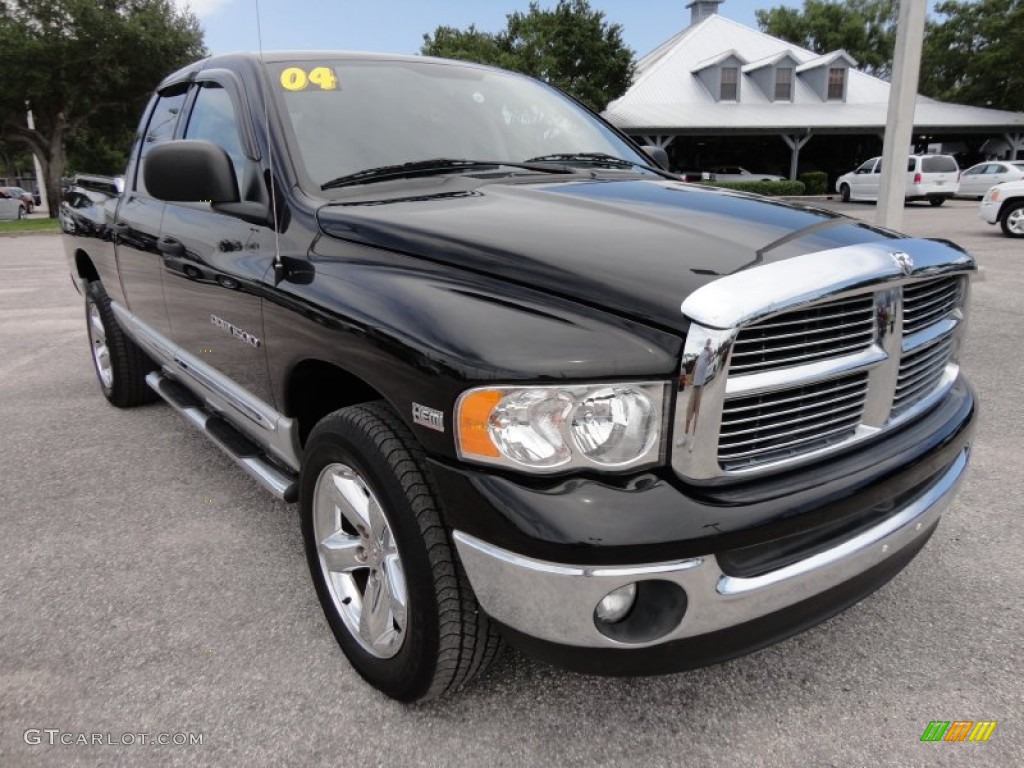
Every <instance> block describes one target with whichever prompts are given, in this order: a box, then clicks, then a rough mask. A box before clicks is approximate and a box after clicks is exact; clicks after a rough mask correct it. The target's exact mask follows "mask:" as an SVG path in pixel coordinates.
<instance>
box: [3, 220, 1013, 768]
mask: <svg viewBox="0 0 1024 768" xmlns="http://www.w3.org/2000/svg"><path fill="white" fill-rule="evenodd" d="M820 204H821V205H824V206H826V207H832V208H834V209H837V210H841V211H843V212H845V213H849V214H851V215H854V216H858V217H860V218H864V219H868V220H871V219H873V217H874V213H875V209H874V206H872V205H858V204H845V205H844V204H841V203H838V202H825V203H820ZM976 211H977V204H976V203H974V202H970V201H952V202H949V203H947V204H946V205H945V206H943V207H942V208H931V207H930V206H927V205H923V206H920V205H912V206H908V207H907V208H906V209H905V219H904V223H903V227H902V228H903V230H904V231H907V232H909V233H911V234H914V235H919V236H927V237H945V238H949V239H952V240H954V241H956V242H958V243H960V244H962V245H964V246H965V247H967V248H968V249H969V250H971V251H972V252H973V253H974V254H975V256H976V257H977V258H978V260H979V262H980V263H981V265H982V266H983V268H984V280H982V281H978V282H976V283H975V284H974V287H973V306H972V314H971V323H970V329H969V337H968V341H967V343H966V345H965V349H964V351H963V355H962V361H963V365H964V368H965V370H966V371H967V373H968V375H969V376H970V378H971V380H972V381H973V383H974V385H975V387H976V389H977V391H978V396H979V399H980V402H981V408H982V411H981V417H980V421H979V425H978V430H977V436H976V443H975V447H974V452H973V463H972V466H971V468H970V470H969V473H968V476H967V479H966V482H965V484H964V486H963V489H962V491H961V493H960V496H959V498H958V500H957V501H956V502H955V503H954V504H953V506H952V507H951V508H950V509H949V511H948V512H947V513H946V515H945V517H944V518H943V521H942V523H941V524H940V526H939V529H938V531H937V532H936V534H935V536H934V537H933V538H932V540H931V542H930V543H929V544H928V546H927V547H926V548H925V549H924V551H923V552H922V553H921V554H920V555H919V556H918V557H917V559H916V560H915V561H914V562H912V563H911V564H910V565H909V566H908V568H907V569H906V570H905V571H904V572H903V573H902V574H901V575H899V576H898V577H897V578H896V579H895V580H894V581H892V582H891V583H890V584H888V585H886V586H885V587H884V588H882V589H881V590H880V591H879V592H877V593H875V594H874V595H872V596H871V597H869V598H868V599H866V600H865V601H863V602H862V603H860V604H858V605H857V606H855V607H853V608H852V609H850V610H848V611H846V612H845V613H843V614H841V615H840V616H838V617H836V618H834V619H832V620H830V621H828V622H827V623H825V624H824V625H822V626H819V627H817V628H815V629H812V630H810V631H808V632H805V633H803V634H801V635H799V636H797V637H795V638H792V639H790V640H788V641H786V642H783V643H781V644H779V645H776V646H774V647H772V648H769V649H766V650H763V651H760V652H758V653H755V654H753V655H750V656H747V657H744V658H741V659H737V660H734V661H731V662H728V663H725V664H721V665H718V666H714V667H710V668H706V669H700V670H696V671H692V672H687V673H684V674H678V675H671V676H665V677H652V678H637V679H621V678H619V679H614V678H597V677H586V676H581V675H576V674H571V673H567V672H562V671H560V670H557V669H554V668H551V667H547V666H544V665H542V664H540V663H537V662H534V661H531V660H529V659H527V658H525V657H523V656H521V655H518V654H515V653H508V654H507V655H506V656H505V657H504V659H503V661H502V662H501V663H499V664H498V665H497V668H496V669H494V670H493V671H492V672H491V673H490V674H489V675H487V676H486V677H484V678H483V679H482V680H480V681H479V682H478V683H476V684H475V685H473V686H472V687H471V688H469V689H467V690H465V691H464V692H462V694H461V695H459V696H458V697H456V698H451V699H448V700H443V701H440V702H436V703H433V704H429V705H425V706H420V707H407V706H403V705H400V704H397V703H394V702H392V701H390V700H388V699H386V698H384V697H383V696H381V695H380V694H378V693H376V692H375V691H373V690H371V689H370V688H369V687H367V686H366V685H364V684H363V683H362V681H361V680H360V679H359V678H358V677H357V676H356V675H355V673H354V672H352V670H351V669H350V668H349V667H348V665H347V663H346V661H345V659H344V657H343V655H342V653H341V651H340V650H339V648H338V647H337V645H336V643H335V641H334V638H333V636H332V635H331V633H330V631H329V629H328V627H327V625H326V622H325V621H324V619H323V617H322V614H321V611H320V608H319V605H318V604H317V601H316V596H315V594H314V592H313V589H312V588H311V586H310V583H309V577H308V574H307V570H306V563H305V559H304V556H303V551H302V545H301V539H300V534H299V526H298V520H297V512H296V508H295V507H294V506H289V505H285V504H282V503H279V502H276V501H274V500H273V499H272V498H271V497H270V496H269V495H267V494H266V493H264V492H263V491H262V490H260V489H259V488H258V487H257V486H256V485H255V484H253V483H252V482H251V481H250V480H249V479H248V478H247V477H246V476H245V475H244V474H243V473H242V472H240V471H239V470H238V469H236V468H235V467H234V466H233V465H232V464H231V463H230V462H229V460H228V459H227V458H226V457H224V456H223V455H222V454H221V453H220V452H219V451H218V449H217V448H215V447H214V446H213V445H212V444H210V443H208V442H206V441H205V440H204V439H203V438H202V437H200V436H198V435H197V434H195V433H194V432H193V431H192V430H191V428H190V427H188V426H187V425H186V423H185V422H184V420H182V419H181V418H180V417H179V416H177V415H176V414H174V413H173V412H172V411H171V409H170V408H168V407H165V406H163V405H153V406H148V407H144V408H140V409H136V410H130V411H119V410H117V409H114V408H112V407H110V406H109V405H107V403H106V401H105V400H104V399H103V398H102V396H101V395H100V392H99V389H98V387H97V385H96V383H95V381H94V374H93V371H92V367H91V363H90V359H89V354H88V349H87V343H86V336H85V329H84V324H83V310H82V307H81V303H80V299H79V297H78V295H77V294H76V293H75V291H74V289H73V288H72V286H71V284H70V282H69V280H68V276H67V269H66V266H65V263H64V257H63V252H62V249H61V245H60V239H59V236H56V235H33V236H20V237H4V238H0V349H2V350H3V354H2V355H0V423H2V424H3V427H4V432H5V434H4V439H3V449H2V451H0V483H2V489H3V493H2V502H3V503H2V505H0V545H2V550H0V723H2V727H0V766H8V767H11V766H37V765H45V766H75V765H133V766H134V765H142V766H150V765H188V766H196V765H246V766H262V765H267V766H292V765H329V764H330V765H342V766H371V765H395V766H409V765H423V766H446V765H467V766H518V765H574V766H575V765H579V766H592V765H630V766H705V765H706V766H715V765H724V766H753V767H756V766H872V767H874V766H880V765H886V766H888V765H895V766H904V767H909V766H932V765H938V766H953V765H963V766H1017V765H1024V662H1022V660H1024V642H1022V638H1024V611H1022V607H1024V558H1022V554H1021V553H1022V552H1024V535H1022V530H1024V527H1022V525H1021V519H1022V514H1024V438H1022V435H1024V402H1022V400H1024V397H1022V394H1021V392H1022V387H1021V382H1022V381H1024V357H1022V355H1021V348H1022V341H1024V299H1022V297H1024V241H1015V240H1010V239H1008V238H1005V237H1003V236H1002V234H1001V233H1000V231H999V230H998V228H996V227H990V226H988V225H987V224H985V223H983V222H982V221H981V220H980V219H978V218H977V214H976ZM932 720H995V721H997V723H998V724H997V726H996V727H995V729H994V731H993V732H992V735H991V737H990V739H989V741H988V742H986V743H948V742H939V743H922V742H921V741H920V737H921V735H922V732H923V731H924V729H925V727H926V726H927V725H928V723H929V721H932ZM29 729H36V730H37V731H39V732H40V733H39V734H36V733H33V732H30V733H29V734H28V735H26V731H28V730H29ZM47 729H49V730H51V731H53V730H57V731H59V733H58V734H57V735H56V738H55V740H56V743H55V744H53V745H50V744H49V743H48V739H49V738H50V736H48V734H46V733H45V731H46V730H47ZM161 733H165V734H170V735H174V734H186V735H188V734H191V735H196V734H200V735H201V737H202V744H192V745H189V744H185V745H176V744H174V743H171V744H168V745H152V744H149V743H147V744H145V745H144V744H141V743H140V739H139V738H138V736H135V737H134V739H133V740H134V742H135V743H133V744H121V743H116V744H113V745H110V744H107V743H106V742H107V741H111V740H113V741H115V742H120V741H121V740H123V735H124V734H147V739H146V740H147V742H150V741H153V740H155V739H156V738H157V735H158V734H161ZM63 734H71V736H72V737H73V738H71V739H68V738H65V740H73V741H74V740H77V737H78V734H86V735H87V736H90V737H91V735H92V734H100V735H101V736H102V739H103V743H101V744H88V745H81V744H78V745H75V744H70V745H62V744H61V743H60V739H61V736H62V735H63ZM36 740H38V741H39V742H41V743H27V742H32V741H36Z"/></svg>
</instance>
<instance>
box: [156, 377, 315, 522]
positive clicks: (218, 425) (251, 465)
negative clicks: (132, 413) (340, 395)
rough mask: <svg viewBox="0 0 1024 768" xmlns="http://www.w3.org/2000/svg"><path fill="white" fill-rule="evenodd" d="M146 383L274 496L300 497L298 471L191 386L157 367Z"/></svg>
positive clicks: (282, 498)
mask: <svg viewBox="0 0 1024 768" xmlns="http://www.w3.org/2000/svg"><path fill="white" fill-rule="evenodd" d="M146 383H147V384H149V386H150V387H151V388H152V389H153V391H154V392H156V393H157V394H158V395H160V397H162V398H163V399H164V400H166V401H167V402H168V403H169V404H170V405H171V407H172V408H174V409H175V410H176V411H177V412H178V413H180V414H181V415H182V416H184V417H185V419H186V420H187V421H188V422H189V423H190V424H191V425H192V426H193V427H195V428H196V429H198V430H199V431H200V432H202V433H203V434H204V435H206V437H208V438H209V439H210V440H211V441H213V443H214V444H215V445H217V446H218V447H219V448H220V449H221V450H222V451H224V453H226V454H227V455H228V456H230V457H231V459H232V460H233V461H234V462H235V463H236V464H237V465H238V466H239V467H241V468H242V469H243V470H244V471H245V472H246V473H247V474H249V475H250V476H251V477H252V478H253V479H255V480H256V481H257V482H258V483H259V484H260V485H262V486H263V487H264V488H266V489H267V490H268V491H270V492H271V493H272V494H274V496H276V497H277V498H279V499H281V500H282V501H287V502H294V501H297V500H298V498H299V483H298V475H296V474H295V473H294V472H291V471H290V470H288V469H286V468H285V467H282V466H280V465H279V464H276V463H274V462H273V461H271V459H270V458H269V457H268V456H267V454H266V453H265V452H264V451H263V450H262V449H261V448H260V447H259V446H258V445H256V443H254V442H253V441H252V440H250V439H249V438H248V437H246V436H245V435H243V434H242V433H241V432H239V431H238V430H237V429H235V428H234V427H233V426H232V425H231V424H230V423H229V422H228V421H226V420H225V419H223V418H221V417H220V416H218V415H216V414H215V413H211V412H210V411H208V410H206V409H205V408H204V407H203V405H202V403H200V402H199V400H197V399H196V398H195V396H194V395H193V394H192V393H191V392H190V391H189V390H188V389H186V388H185V387H184V386H182V385H181V384H179V383H177V382H176V381H174V380H173V379H170V378H169V377H167V376H165V375H164V374H162V373H159V372H157V371H153V372H152V373H150V374H149V375H148V376H146Z"/></svg>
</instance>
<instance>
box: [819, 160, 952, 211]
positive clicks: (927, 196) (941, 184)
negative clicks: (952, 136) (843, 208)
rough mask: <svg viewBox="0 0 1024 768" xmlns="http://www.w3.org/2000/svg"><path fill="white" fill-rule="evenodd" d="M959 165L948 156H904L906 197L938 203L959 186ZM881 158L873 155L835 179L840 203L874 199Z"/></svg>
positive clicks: (879, 183)
mask: <svg viewBox="0 0 1024 768" xmlns="http://www.w3.org/2000/svg"><path fill="white" fill-rule="evenodd" d="M959 173H960V168H959V166H957V164H956V159H955V158H954V157H953V156H952V155H911V156H910V157H908V158H907V191H906V199H907V200H927V201H928V202H929V203H931V204H932V205H942V204H943V203H944V202H946V201H947V200H949V198H951V197H953V195H955V194H956V193H957V191H958V190H959V189H960V185H959V182H958V181H957V176H958V175H959ZM881 179H882V158H880V157H873V158H871V159H870V160H868V161H867V162H865V163H861V165H860V166H858V167H857V168H856V169H855V170H852V171H850V172H849V173H844V174H843V175H842V176H840V177H839V178H838V179H836V192H838V193H839V194H840V196H841V197H842V198H843V202H844V203H845V202H849V201H850V200H878V190H879V188H880V187H881Z"/></svg>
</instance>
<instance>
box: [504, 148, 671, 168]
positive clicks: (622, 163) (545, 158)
mask: <svg viewBox="0 0 1024 768" xmlns="http://www.w3.org/2000/svg"><path fill="white" fill-rule="evenodd" d="M524 162H527V163H583V164H585V165H596V166H601V167H604V168H633V167H637V168H646V169H647V170H651V171H653V170H656V169H654V168H651V167H650V166H649V165H644V164H643V163H637V162H635V161H633V160H626V159H624V158H621V157H615V156H613V155H608V154H605V153H604V152H558V153H556V154H553V155H541V156H539V157H531V158H530V159H529V160H525V161H524Z"/></svg>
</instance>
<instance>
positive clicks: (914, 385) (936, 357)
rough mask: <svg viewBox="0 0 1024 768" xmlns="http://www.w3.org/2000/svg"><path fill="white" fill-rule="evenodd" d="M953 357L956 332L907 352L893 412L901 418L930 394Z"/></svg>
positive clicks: (904, 356)
mask: <svg viewBox="0 0 1024 768" xmlns="http://www.w3.org/2000/svg"><path fill="white" fill-rule="evenodd" d="M952 357H953V334H952V333H947V334H946V335H944V336H941V337H939V339H938V340H936V341H935V342H934V343H931V344H928V345H926V346H923V347H918V348H917V349H914V350H913V351H911V352H907V353H904V355H903V359H902V360H901V361H900V372H899V375H898V376H897V379H896V393H895V395H894V397H893V401H892V416H893V418H897V417H899V416H901V415H902V414H903V413H904V412H906V411H907V410H908V409H909V408H912V407H913V406H914V405H915V404H917V403H918V402H920V401H921V400H922V399H924V398H925V397H927V396H928V395H929V394H930V393H931V392H932V390H934V389H935V387H936V386H938V384H939V382H940V381H941V380H942V376H943V374H944V373H945V370H946V365H947V364H948V363H949V362H950V360H951V359H952Z"/></svg>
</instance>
